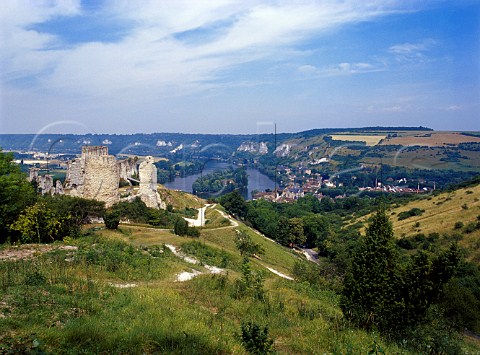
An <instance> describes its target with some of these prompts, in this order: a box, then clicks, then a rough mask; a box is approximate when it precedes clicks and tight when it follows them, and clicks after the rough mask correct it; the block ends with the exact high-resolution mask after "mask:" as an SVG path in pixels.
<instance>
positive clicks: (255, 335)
mask: <svg viewBox="0 0 480 355" xmlns="http://www.w3.org/2000/svg"><path fill="white" fill-rule="evenodd" d="M240 328H241V331H242V334H241V338H242V345H243V346H244V348H245V350H247V352H248V353H249V354H259V355H260V354H269V353H271V352H272V345H273V339H270V338H269V336H268V327H263V329H262V328H260V326H258V325H257V324H255V323H253V322H247V323H242V324H241V326H240Z"/></svg>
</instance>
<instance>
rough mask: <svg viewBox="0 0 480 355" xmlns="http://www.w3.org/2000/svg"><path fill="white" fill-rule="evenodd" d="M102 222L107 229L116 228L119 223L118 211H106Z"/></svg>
mask: <svg viewBox="0 0 480 355" xmlns="http://www.w3.org/2000/svg"><path fill="white" fill-rule="evenodd" d="M103 222H104V223H105V227H107V229H117V228H118V225H119V224H120V213H119V212H118V211H108V212H105V214H104V215H103Z"/></svg>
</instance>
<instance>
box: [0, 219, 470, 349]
mask: <svg viewBox="0 0 480 355" xmlns="http://www.w3.org/2000/svg"><path fill="white" fill-rule="evenodd" d="M214 212H215V211H212V213H214ZM238 228H239V229H241V230H243V231H245V232H246V233H248V234H250V235H251V237H252V239H253V240H254V241H255V242H256V243H259V244H261V245H262V246H263V247H264V248H265V254H264V255H262V256H261V260H257V259H252V264H253V265H252V266H253V267H252V268H253V269H255V270H260V271H261V272H262V273H263V275H264V278H265V291H266V297H265V299H264V300H263V301H261V300H258V299H255V298H252V297H250V296H245V297H242V298H239V297H237V296H236V291H235V290H236V288H235V280H237V279H238V278H239V277H240V273H239V270H240V265H241V260H242V258H241V257H240V255H239V254H238V252H237V250H236V248H235V238H236V232H235V231H234V228H233V227H221V228H218V229H205V230H203V231H202V236H201V237H200V239H199V240H198V241H199V242H200V243H199V244H201V245H205V246H206V247H207V248H208V250H209V252H210V254H218V253H222V254H223V255H227V256H228V259H229V264H228V266H227V274H226V275H224V276H221V275H202V276H198V277H197V278H195V279H193V280H190V281H187V282H175V278H176V275H177V274H178V273H179V272H181V271H189V270H191V269H192V268H194V269H197V270H204V268H203V266H202V265H191V264H187V263H186V262H185V261H183V260H181V259H180V258H178V257H175V256H174V255H173V254H171V253H170V252H169V251H168V249H167V250H165V251H163V252H162V253H160V254H158V255H157V254H153V251H152V250H158V248H160V249H162V247H161V246H162V244H163V243H170V244H174V245H176V246H182V245H183V244H184V243H189V242H191V239H189V238H183V237H178V236H175V235H173V234H172V233H171V232H170V231H167V230H158V229H153V228H146V227H138V226H134V227H128V226H123V225H122V226H121V229H120V230H119V231H107V230H97V231H95V232H93V235H91V236H90V237H84V238H81V239H78V240H69V241H66V242H68V243H69V244H73V245H76V246H78V247H79V250H78V251H77V252H74V253H73V255H74V261H73V262H72V261H67V260H68V258H69V257H71V254H70V255H69V253H72V252H69V251H56V252H51V253H49V254H42V255H40V256H38V257H37V258H36V259H35V260H33V261H22V262H5V261H3V262H0V271H1V272H0V275H2V277H1V278H0V334H2V335H0V349H2V346H3V347H4V348H3V349H8V348H10V349H12V348H13V349H14V350H16V352H21V351H26V350H31V349H32V348H33V347H34V346H35V344H37V343H36V342H35V340H37V341H40V345H39V346H37V347H36V348H35V349H40V350H44V351H47V352H55V353H62V352H64V353H66V352H70V353H75V352H77V353H78V352H82V353H83V352H85V353H112V352H116V353H153V352H159V353H179V354H181V353H184V354H190V353H200V354H202V353H204V354H211V353H243V348H242V346H241V343H240V341H239V338H238V336H237V335H236V334H238V332H239V329H240V324H241V322H242V321H254V322H256V323H257V324H260V325H268V327H269V334H270V335H271V336H272V337H273V338H274V339H275V350H276V351H277V352H278V353H286V354H293V353H304V354H311V353H347V352H349V353H368V351H369V350H370V349H371V347H372V344H374V341H377V343H378V344H380V345H381V346H382V348H383V349H384V350H385V352H386V353H408V352H406V351H403V352H402V351H401V350H400V349H399V348H398V347H397V346H395V345H392V344H388V343H386V342H385V341H383V340H382V339H379V338H378V336H377V335H375V334H373V333H367V332H365V331H361V330H357V329H353V328H350V327H349V326H348V325H346V324H345V323H344V321H343V319H342V314H341V311H340V309H339V307H338V295H337V294H335V293H334V292H333V291H331V290H328V289H326V288H325V289H322V288H320V289H318V288H314V287H311V286H309V285H308V284H305V283H299V282H295V281H289V280H284V279H281V278H280V277H278V276H276V275H274V274H273V273H270V272H269V271H267V270H266V269H265V267H266V266H269V267H272V268H274V269H276V270H278V271H281V272H283V273H286V274H291V270H292V267H293V264H294V263H295V261H296V260H298V259H299V257H298V256H297V255H295V254H293V253H292V252H291V251H289V250H288V249H286V248H284V247H281V246H279V245H277V244H275V243H273V242H271V241H269V240H266V239H264V238H263V237H261V236H260V235H258V234H257V233H255V232H254V231H252V230H251V229H249V228H248V227H246V226H244V225H242V224H240V225H239V227H238ZM118 241H125V242H127V243H128V244H127V245H132V246H134V248H125V247H122V244H118ZM66 242H65V243H66ZM123 245H124V244H123ZM122 248H123V249H122ZM155 248H156V249H155ZM153 255H156V256H155V257H152V256H153ZM35 272H38V274H40V275H43V276H44V279H42V278H40V279H39V280H38V277H33V278H32V275H33V276H35V275H36V274H35ZM32 280H33V281H32ZM111 284H123V285H128V284H135V285H136V287H133V288H115V287H112V286H111ZM1 344H3V345H1ZM474 350H475V349H474ZM0 352H1V350H0Z"/></svg>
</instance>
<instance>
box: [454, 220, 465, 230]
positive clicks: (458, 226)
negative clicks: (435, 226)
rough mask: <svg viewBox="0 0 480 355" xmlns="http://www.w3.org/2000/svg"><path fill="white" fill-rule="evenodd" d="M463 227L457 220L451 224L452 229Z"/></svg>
mask: <svg viewBox="0 0 480 355" xmlns="http://www.w3.org/2000/svg"><path fill="white" fill-rule="evenodd" d="M462 228H463V222H461V221H457V222H455V225H454V226H453V229H462Z"/></svg>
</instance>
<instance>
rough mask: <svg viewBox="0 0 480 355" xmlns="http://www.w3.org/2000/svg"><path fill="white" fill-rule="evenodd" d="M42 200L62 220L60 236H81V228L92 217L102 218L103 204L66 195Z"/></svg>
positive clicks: (47, 197)
mask: <svg viewBox="0 0 480 355" xmlns="http://www.w3.org/2000/svg"><path fill="white" fill-rule="evenodd" d="M42 200H43V201H45V203H46V204H47V208H49V209H51V210H53V211H54V212H55V214H56V215H58V216H59V217H62V218H63V223H62V226H61V232H60V233H61V234H63V235H64V236H66V235H68V236H71V237H75V236H78V235H80V234H81V226H82V225H84V224H87V223H89V222H90V218H92V217H103V215H104V213H105V203H104V202H100V201H96V200H89V199H84V198H80V197H72V196H66V195H57V196H45V197H42Z"/></svg>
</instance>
